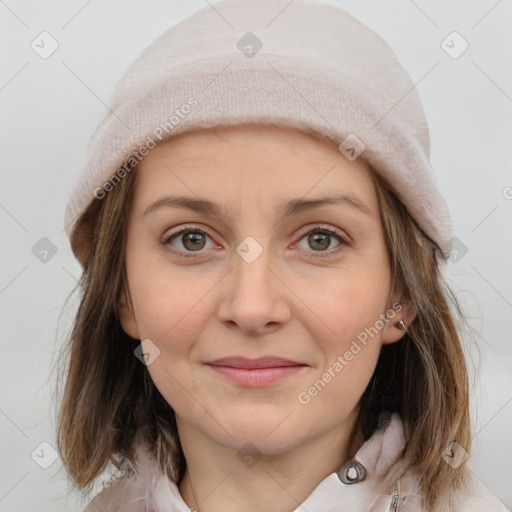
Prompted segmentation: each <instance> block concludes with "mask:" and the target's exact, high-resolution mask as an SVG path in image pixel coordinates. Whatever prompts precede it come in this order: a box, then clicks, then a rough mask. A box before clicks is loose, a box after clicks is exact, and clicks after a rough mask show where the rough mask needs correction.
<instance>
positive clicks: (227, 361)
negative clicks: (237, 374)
mask: <svg viewBox="0 0 512 512" xmlns="http://www.w3.org/2000/svg"><path fill="white" fill-rule="evenodd" d="M206 364H209V365H212V366H227V367H230V368H242V369H245V370H254V369H262V368H278V367H285V366H307V365H306V364H304V363H299V362H298V361H292V360H290V359H283V358H281V357H260V358H258V359H248V358H246V357H238V356H237V357H223V358H221V359H215V360H214V361H211V362H208V363H206Z"/></svg>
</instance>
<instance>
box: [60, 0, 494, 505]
mask: <svg viewBox="0 0 512 512" xmlns="http://www.w3.org/2000/svg"><path fill="white" fill-rule="evenodd" d="M279 7H280V6H279V2H278V1H270V0H268V1H264V2H248V1H225V2H221V3H219V4H216V5H215V9H212V8H206V9H204V10H202V11H200V12H199V13H197V14H196V15H194V16H192V17H190V18H189V19H187V20H185V21H183V22H181V23H179V24H178V25H176V26H175V27H173V28H171V29H170V30H169V31H167V32H166V33H165V34H163V35H162V36H161V37H160V38H158V39H157V40H156V41H155V42H154V43H153V44H152V45H151V46H150V47H149V48H148V49H147V50H146V51H145V52H144V53H143V54H142V55H141V56H140V57H139V59H137V61H136V62H135V63H134V64H133V65H132V67H131V68H130V69H129V70H128V72H127V73H126V74H125V76H124V77H123V78H122V79H121V82H120V84H119V85H118V87H117V89H116V91H115V93H114V98H113V102H112V111H111V112H110V113H109V114H108V115H107V117H106V118H105V120H104V122H103V123H102V124H101V125H100V127H99V128H98V130H97V132H96V133H95V135H94V137H93V139H92V141H91V145H90V147H89V153H88V159H87V161H86V163H85V168H84V171H83V173H82V175H81V176H80V178H79V180H78V182H77V184H76V186H75V190H74V191H73V194H72V196H71V197H70V202H69V205H68V209H67V218H66V220H67V228H68V229H67V232H68V235H69V236H70V240H71V244H72V248H73V251H74V254H75V255H76V256H77V258H78V259H79V261H80V262H81V264H82V265H83V267H84V274H83V276H82V280H81V287H82V289H83V298H82V302H81V305H80V308H79V311H78V313H77V318H76V322H75V325H74V329H73V332H72V334H71V337H70V343H69V349H70V359H69V373H68V376H67V382H66V387H65V392H64V397H63V402H62V407H61V412H60V416H59V449H60V450H61V455H62V457H63V460H64V461H65V464H66V467H67V469H68V472H69V473H70V475H71V476H72V478H73V480H74V482H75V483H76V485H77V486H78V487H79V488H84V489H87V488H90V486H91V484H92V483H93V482H94V481H95V480H96V479H97V478H98V476H100V475H101V473H102V472H103V470H104V469H105V467H106V465H107V463H108V462H109V461H110V462H112V463H114V465H115V466H116V467H117V468H118V469H119V474H118V475H114V480H113V481H112V482H110V485H109V486H108V487H107V488H106V489H105V490H104V491H103V492H101V493H100V494H99V495H98V496H96V497H95V498H93V500H92V501H91V503H90V504H89V506H88V507H87V508H86V511H87V512H89V511H90V510H97V509H99V510H102V511H117V510H123V511H125V510H133V511H142V510H148V511H149V510H155V511H157V510H158V511H164V510H166V511H169V510H175V511H186V510H189V509H190V510H197V511H201V512H211V511H217V510H223V511H237V510H266V511H269V510H270V511H275V512H284V511H295V510H297V511H298V510H308V511H309V512H311V511H316V510H318V511H319V510H322V511H325V510H332V511H334V510H345V509H347V510H348V509H350V510H354V511H359V510H360V511H363V510H364V511H368V510H371V511H378V510H382V511H384V510H415V511H416V510H430V511H434V510H457V511H458V510H460V511H462V510H464V511H468V510H474V511H477V510H478V511H480V510H482V511H483V510H485V511H486V512H487V511H490V510H491V511H492V510H496V511H500V510H504V508H503V507H502V505H501V504H500V502H499V500H497V499H496V498H495V497H493V496H492V495H491V494H490V493H489V491H487V490H486V489H485V488H484V487H483V486H481V484H479V483H478V480H477V479H476V478H475V477H474V476H473V475H472V473H471V471H470V469H469V467H468V463H467V457H468V455H469V453H470V448H471V447H470V440H471V435H470V424H469V407H468V378H467V371H466V365H465V360H464V355H463V352H462V347H461V342H460V338H459V335H458V333H457V330H456V328H455V323H454V314H455V313H456V312H458V306H457V301H456V300H455V298H454V297H452V296H451V295H450V291H449V289H448V288H447V287H446V285H445V284H444V282H443V280H442V277H441V275H440V271H439V263H440V262H443V261H445V260H446V257H447V255H448V254H449V251H450V239H451V224H450V218H449V213H448V210H447V207H446V205H445V202H444V200H443V198H442V197H441V195H440V193H439V191H438V189H437V186H436V182H435V177H434V174H433V172H432V170H431V168H430V165H429V137H428V128H427V125H426V120H425V118H424V114H423V110H422V107H421V103H420V100H419V97H418V95H417V93H416V91H415V90H414V88H413V87H412V84H411V81H410V78H409V77H408V75H407V74H406V73H405V71H404V70H403V68H402V67H401V66H400V64H399V62H398V60H397V59H396V56H395V55H394V54H393V52H392V51H391V49H390V48H389V47H388V46H387V45H386V44H385V43H384V42H383V41H382V39H381V38H380V37H378V36H377V35H376V34H374V33H373V32H371V31H370V30H369V29H368V28H367V27H365V26H364V25H362V24H360V23H359V22H358V21H357V20H355V19H354V18H352V17H351V16H350V15H348V14H347V13H345V12H344V11H342V10H340V9H337V8H334V7H330V6H326V5H322V4H320V3H317V2H309V1H305V0H304V1H301V2H296V3H294V5H292V6H290V8H289V9H287V10H286V11H284V12H282V14H281V15H280V16H279V17H277V18H276V15H277V14H278V13H279V12H280V9H279ZM281 7H282V6H281ZM219 15H220V16H219ZM223 19H224V20H225V21H227V24H225V23H224V22H223V21H222V20H223ZM228 25H230V27H229V28H228ZM232 27H236V33H235V31H233V28H232ZM449 299H453V305H454V306H455V308H454V310H452V309H451V308H450V306H449Z"/></svg>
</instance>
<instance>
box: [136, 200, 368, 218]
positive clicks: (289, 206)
mask: <svg viewBox="0 0 512 512" xmlns="http://www.w3.org/2000/svg"><path fill="white" fill-rule="evenodd" d="M327 204H341V205H347V206H350V207H352V208H354V209H355V210H357V211H359V212H361V213H364V214H366V215H371V211H370V209H369V208H368V206H366V205H365V204H364V203H363V202H362V201H361V200H360V199H359V198H358V197H357V196H355V195H353V194H341V195H335V196H321V197H317V198H314V199H303V198H298V199H291V200H290V201H288V202H286V203H284V204H283V205H282V206H281V209H280V212H281V213H282V215H283V217H289V216H292V215H296V214H298V213H302V212H305V211H308V210H312V209H314V208H318V207H320V206H324V205H327ZM164 207H169V208H184V209H187V210H191V211H194V212H197V213H203V214H210V215H215V216H218V217H221V216H222V215H223V214H224V215H226V216H227V210H225V209H224V208H221V207H220V206H219V205H217V204H216V203H214V202H212V201H210V200H208V199H202V198H195V197H190V196H181V195H174V196H166V197H163V198H161V199H159V200H158V201H155V202H154V203H152V204H150V205H149V206H148V207H147V208H146V210H145V211H144V213H143V215H148V214H149V213H151V212H154V211H156V210H158V209H160V208H164Z"/></svg>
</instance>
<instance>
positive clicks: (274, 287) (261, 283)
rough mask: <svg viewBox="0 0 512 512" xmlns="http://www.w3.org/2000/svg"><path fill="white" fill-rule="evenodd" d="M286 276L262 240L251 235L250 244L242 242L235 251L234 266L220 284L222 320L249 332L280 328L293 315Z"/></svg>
mask: <svg viewBox="0 0 512 512" xmlns="http://www.w3.org/2000/svg"><path fill="white" fill-rule="evenodd" d="M260 240H261V239H260ZM244 249H246V250H245V251H244ZM247 249H248V250H247ZM283 277H284V276H280V275H279V266H278V265H277V263H276V261H275V259H274V258H272V255H271V252H270V250H269V249H268V247H267V246H264V244H263V242H261V241H256V240H255V239H250V242H249V244H248V245H244V244H243V243H242V244H240V246H239V247H238V248H237V252H236V253H234V254H233V268H232V270H231V271H230V272H229V273H228V275H227V276H226V277H225V279H224V281H225V282H224V283H223V284H222V285H221V287H222V298H221V300H220V303H219V308H218V318H219V320H220V321H221V322H223V323H225V324H226V325H227V326H228V327H229V328H238V329H240V330H241V331H243V332H244V333H246V334H249V335H262V334H268V333H270V332H273V331H275V330H276V329H279V328H281V327H282V326H283V324H285V323H286V322H288V320H289V319H290V317H291V312H290V304H289V297H290V293H291V292H290V290H289V288H288V287H287V286H286V284H285V282H284V279H283Z"/></svg>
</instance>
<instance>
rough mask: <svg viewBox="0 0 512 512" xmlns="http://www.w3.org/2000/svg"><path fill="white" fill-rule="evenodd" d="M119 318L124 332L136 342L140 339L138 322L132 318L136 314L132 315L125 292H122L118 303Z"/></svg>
mask: <svg viewBox="0 0 512 512" xmlns="http://www.w3.org/2000/svg"><path fill="white" fill-rule="evenodd" d="M116 311H117V316H118V317H119V321H120V322H121V327H122V328H123V331H124V332H125V333H126V334H127V335H128V336H130V338H133V339H134V340H139V339H140V334H139V328H138V326H137V321H136V320H135V318H132V317H133V316H134V314H133V313H132V309H131V306H130V304H129V303H128V301H127V300H126V293H125V292H124V290H123V291H122V292H121V294H120V296H119V299H118V302H117V308H116Z"/></svg>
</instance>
